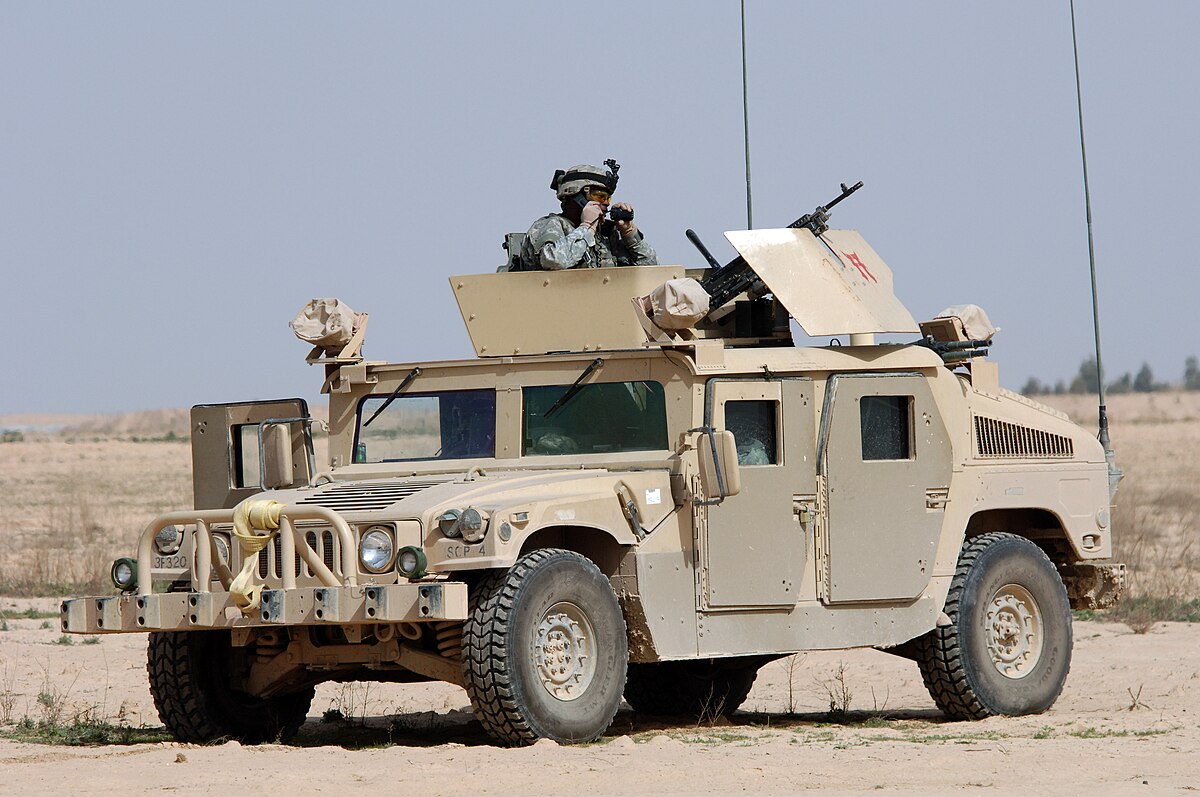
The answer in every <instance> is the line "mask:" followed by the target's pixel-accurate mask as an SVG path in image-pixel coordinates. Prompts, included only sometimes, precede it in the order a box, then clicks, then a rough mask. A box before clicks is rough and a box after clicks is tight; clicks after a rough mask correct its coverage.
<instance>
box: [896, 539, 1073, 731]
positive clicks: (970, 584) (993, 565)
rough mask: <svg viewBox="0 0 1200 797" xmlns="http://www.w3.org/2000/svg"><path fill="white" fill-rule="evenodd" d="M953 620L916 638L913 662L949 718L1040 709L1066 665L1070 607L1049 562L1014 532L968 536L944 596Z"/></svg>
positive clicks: (1056, 690) (1050, 699) (1056, 689)
mask: <svg viewBox="0 0 1200 797" xmlns="http://www.w3.org/2000/svg"><path fill="white" fill-rule="evenodd" d="M946 614H947V615H948V616H949V617H950V625H948V626H945V627H943V628H935V629H933V630H932V631H930V632H928V633H927V634H925V635H924V636H922V637H919V638H918V639H917V640H916V643H917V644H916V651H917V654H918V655H917V663H918V664H919V665H920V667H921V676H922V677H923V678H924V680H925V687H926V688H927V689H928V690H929V694H930V695H931V696H932V697H933V700H934V702H935V703H937V705H938V708H940V709H941V710H942V711H943V712H944V713H945V714H946V715H947V716H949V717H951V718H952V719H960V720H964V719H983V718H984V717H989V716H992V715H994V714H1007V715H1014V716H1015V715H1021V714H1040V713H1041V712H1043V711H1045V710H1046V709H1048V708H1050V706H1051V705H1053V704H1054V701H1055V700H1056V699H1058V696H1059V694H1060V693H1061V692H1062V688H1063V684H1064V683H1065V682H1066V679H1067V673H1068V672H1069V671H1070V669H1071V646H1072V636H1071V607H1070V603H1069V602H1068V600H1067V591H1066V588H1065V587H1064V586H1063V583H1062V579H1061V578H1060V577H1059V575H1058V571H1057V570H1056V569H1055V567H1054V564H1053V563H1052V562H1051V561H1050V559H1049V558H1048V557H1047V556H1046V554H1045V553H1043V552H1042V550H1041V549H1040V548H1038V547H1037V546H1036V545H1034V544H1033V543H1032V542H1030V541H1029V540H1027V539H1025V538H1023V537H1018V536H1016V535H1013V534H1005V533H999V532H996V533H992V534H984V535H982V536H979V537H975V538H974V539H971V540H969V541H968V542H967V543H966V544H965V545H964V546H963V550H962V553H961V554H960V555H959V558H958V568H957V570H956V571H955V574H954V579H953V581H951V583H950V593H949V595H948V596H947V598H946Z"/></svg>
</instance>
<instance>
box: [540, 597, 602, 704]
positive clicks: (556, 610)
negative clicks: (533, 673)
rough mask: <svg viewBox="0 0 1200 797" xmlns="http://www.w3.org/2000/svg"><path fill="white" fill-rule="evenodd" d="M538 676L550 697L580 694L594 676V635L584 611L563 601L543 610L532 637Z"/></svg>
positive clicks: (565, 697) (567, 696) (566, 696)
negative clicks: (543, 612)
mask: <svg viewBox="0 0 1200 797" xmlns="http://www.w3.org/2000/svg"><path fill="white" fill-rule="evenodd" d="M533 660H534V664H535V665H536V666H537V673H538V677H539V679H540V680H541V683H542V688H544V689H545V690H546V691H547V692H548V693H549V694H550V695H551V696H552V697H554V698H556V699H558V700H562V701H565V702H569V701H571V700H575V699H577V698H578V697H580V696H581V695H582V694H583V693H584V692H586V691H587V688H588V686H589V685H590V684H591V683H592V679H593V678H594V677H595V675H596V635H595V633H593V631H592V623H591V621H590V620H588V617H587V614H585V613H584V611H583V609H580V608H579V607H578V606H576V605H575V604H573V603H569V602H566V601H563V602H561V603H556V604H554V605H553V606H551V607H550V608H549V609H547V610H546V613H545V614H544V615H542V620H541V622H540V623H538V626H537V630H536V632H535V634H534V639H533Z"/></svg>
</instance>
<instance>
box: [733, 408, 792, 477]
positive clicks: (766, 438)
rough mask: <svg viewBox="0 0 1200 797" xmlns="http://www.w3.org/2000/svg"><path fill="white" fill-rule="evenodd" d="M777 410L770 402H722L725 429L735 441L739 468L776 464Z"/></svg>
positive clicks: (777, 457) (777, 458) (777, 461)
mask: <svg viewBox="0 0 1200 797" xmlns="http://www.w3.org/2000/svg"><path fill="white" fill-rule="evenodd" d="M778 409H779V404H778V403H777V402H774V401H760V400H754V401H750V400H745V401H726V402H725V428H726V429H727V430H728V431H730V432H733V437H734V440H736V441H737V452H738V464H739V465H777V464H779V454H778V451H779V449H778V444H777V442H776V439H777V437H778V435H777V434H776V422H777V417H778Z"/></svg>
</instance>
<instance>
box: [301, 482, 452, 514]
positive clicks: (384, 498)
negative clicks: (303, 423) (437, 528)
mask: <svg viewBox="0 0 1200 797" xmlns="http://www.w3.org/2000/svg"><path fill="white" fill-rule="evenodd" d="M439 484H443V482H440V481H436V482H358V483H354V484H335V485H333V486H331V487H328V488H326V489H324V490H321V491H320V492H319V493H316V494H315V495H307V496H305V497H304V498H301V499H300V500H299V501H298V502H297V503H301V504H315V505H317V506H323V507H327V508H329V509H336V510H339V511H342V512H353V511H356V510H371V509H386V508H387V507H389V506H391V505H392V504H394V503H396V502H397V501H399V500H400V499H402V498H408V497H409V496H410V495H416V494H417V493H419V492H421V491H422V490H427V489H429V488H430V487H435V486H437V485H439Z"/></svg>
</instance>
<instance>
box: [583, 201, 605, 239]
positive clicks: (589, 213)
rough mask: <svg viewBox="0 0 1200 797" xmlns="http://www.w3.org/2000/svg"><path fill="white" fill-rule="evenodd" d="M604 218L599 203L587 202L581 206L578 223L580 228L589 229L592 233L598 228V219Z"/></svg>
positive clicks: (602, 207) (602, 208)
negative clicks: (581, 210) (581, 211)
mask: <svg viewBox="0 0 1200 797" xmlns="http://www.w3.org/2000/svg"><path fill="white" fill-rule="evenodd" d="M602 218H604V206H603V205H601V204H600V203H599V202H589V203H587V204H586V205H584V206H583V213H582V214H580V218H579V223H580V225H581V226H585V227H591V228H592V232H595V231H596V229H597V228H598V227H599V226H600V219H602Z"/></svg>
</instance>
